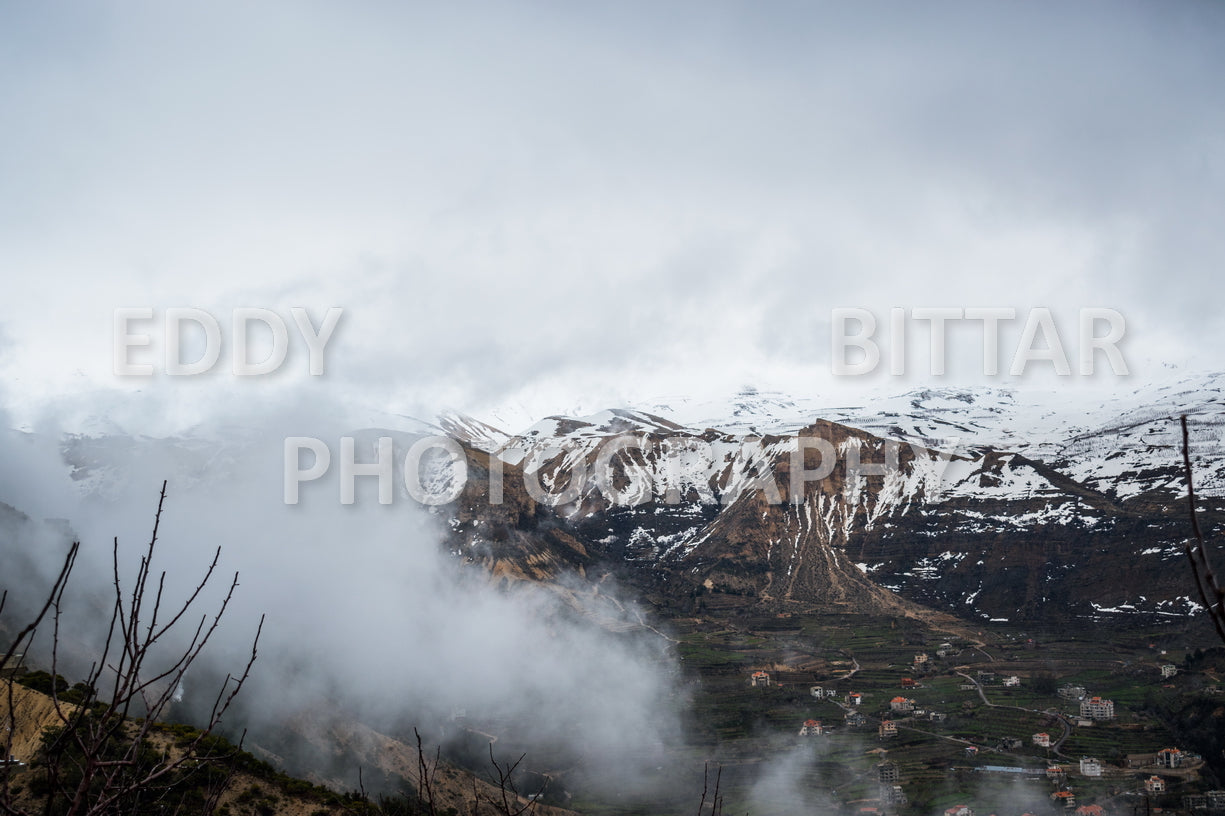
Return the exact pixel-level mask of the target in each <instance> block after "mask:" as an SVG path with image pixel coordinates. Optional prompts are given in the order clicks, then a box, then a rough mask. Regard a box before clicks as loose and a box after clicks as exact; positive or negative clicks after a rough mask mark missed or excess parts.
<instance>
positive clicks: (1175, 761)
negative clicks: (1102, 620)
mask: <svg viewBox="0 0 1225 816" xmlns="http://www.w3.org/2000/svg"><path fill="white" fill-rule="evenodd" d="M945 647H949V649H951V646H949V644H942V646H941V650H942V651H945ZM946 653H948V652H947V651H946ZM937 654H940V651H938V652H937ZM941 656H943V655H941ZM928 662H929V658H928V656H927V655H926V654H916V655H915V656H914V661H913V665H914V668H915V669H916V670H921V669H923V668H925V667H926V665H927V664H928ZM1168 668H1169V669H1172V670H1173V671H1170V672H1169V673H1167V667H1165V666H1163V667H1162V675H1163V676H1164V677H1170V676H1172V675H1173V674H1174V673H1175V672H1176V671H1177V668H1176V667H1174V666H1173V665H1170V666H1169V667H1168ZM749 679H750V682H751V684H752V685H753V686H761V687H769V686H770V685H771V684H772V681H771V676H770V673H769V672H767V671H765V670H757V671H753V672H752V673H751V675H750V678H749ZM977 680H978V683H980V684H981V683H984V682H986V683H990V682H1000V681H1002V683H1003V685H1004V686H1005V687H1015V686H1019V685H1021V679H1020V677H1018V676H1013V675H1009V676H1004V677H1002V678H998V679H997V678H996V676H995V675H994V674H992V673H991V672H986V671H980V672H979V673H978V677H977ZM901 685H902V688H903V689H911V688H922V686H921V684H919V683H917V682H916V681H915V680H914V678H911V677H905V678H902V682H901ZM963 688H967V689H975V688H977V685H976V684H968V685H966V686H963ZM809 692H810V694H811V696H812V697H814V698H816V699H818V700H836V701H838V702H840V703H842V704H843V707H844V709H845V711H844V723H845V726H846V727H848V728H862V727H864V726H867V725H868V723H869V718H868V717H867V716H865V715H864V714H863V713H861V711H860V707H861V706H862V705H863V702H864V697H865V695H864V694H863V693H862V692H857V691H852V692H842V691H839V690H837V689H834V688H828V687H824V686H811V687H809ZM1058 694H1059V696H1060V697H1061V698H1062V699H1064V700H1067V701H1069V702H1074V703H1078V704H1079V713H1080V719H1079V720H1077V721H1076V722H1077V724H1079V725H1090V724H1092V723H1094V722H1102V721H1108V720H1113V719H1115V717H1116V714H1115V706H1114V702H1113V701H1112V700H1108V699H1105V698H1103V697H1100V696H1093V695H1090V694H1089V693H1088V692H1087V691H1086V689H1085V688H1084V687H1083V686H1079V685H1075V684H1070V683H1069V684H1065V685H1063V686H1062V687H1060V688H1059V689H1058ZM893 717H898V718H907V719H909V718H917V717H923V718H929V719H930V720H932V721H935V722H940V721H943V720H945V719H946V715H944V714H942V713H939V712H935V711H927V710H924V709H922V708H920V707H919V706H918V704H917V703H916V701H915V700H914V699H912V698H910V697H906V696H903V695H898V696H895V697H893V698H892V699H891V700H889V704H888V709H887V710H885V711H883V714H882V719H881V720H880V722H879V724H878V726H877V735H878V737H879V738H880V739H882V740H886V739H891V738H893V737H896V736H898V723H897V722H896V721H895V719H893ZM830 731H831V726H830V725H829V724H828V723H825V722H822V721H821V720H816V719H807V720H804V721H803V723H802V724H801V726H800V730H799V734H800V736H803V737H815V736H824V735H826V734H828V733H830ZM1031 742H1032V744H1033V745H1035V746H1037V747H1040V748H1045V749H1048V750H1049V749H1052V748H1056V747H1057V746H1058V744H1059V743H1058V741H1057V740H1056V739H1055V738H1053V737H1052V736H1051V735H1050V734H1049V733H1047V732H1039V733H1036V734H1033V735H1032V737H1031ZM1022 744H1023V743H1022V741H1021V740H1019V739H1016V738H1009V739H1007V740H1005V741H1003V742H1001V743H1000V745H998V746H996V747H997V748H998V749H1000V750H1005V751H1014V750H1019V749H1020V748H1021V747H1022ZM980 750H982V749H980V747H979V746H974V745H971V746H967V747H966V749H965V752H966V755H967V756H968V757H976V756H977V755H978V754H979V752H980ZM1198 761H1201V760H1200V758H1199V757H1197V756H1195V755H1194V754H1190V753H1188V752H1186V751H1183V750H1181V749H1179V748H1163V749H1161V750H1159V751H1156V752H1155V753H1152V754H1132V755H1128V757H1127V761H1126V767H1128V768H1132V769H1149V768H1151V769H1162V768H1164V769H1183V768H1187V767H1188V765H1189V764H1191V767H1192V768H1194V764H1193V763H1195V762H1198ZM991 767H992V768H993V767H994V766H991ZM1075 767H1076V768H1077V770H1079V773H1080V775H1081V776H1082V777H1086V778H1090V779H1093V778H1101V777H1102V776H1103V763H1102V762H1101V761H1100V760H1098V759H1096V758H1094V757H1082V758H1081V759H1080V760H1079V762H1078V763H1077V765H1076V766H1075ZM976 770H990V768H977V769H976ZM1000 770H1005V771H1015V772H1024V773H1037V774H1038V775H1039V776H1038V778H1041V776H1042V771H1041V769H1037V770H1035V769H1022V768H1015V769H1013V768H1002V769H1000ZM877 772H878V777H879V783H880V802H881V804H882V806H885V807H896V806H898V805H901V804H905V802H906V797H905V794H904V793H903V791H902V788H901V786H900V781H901V780H900V777H899V772H898V766H897V764H896V763H893V762H882V763H880V765H878V766H877ZM1045 777H1046V779H1047V780H1049V781H1050V782H1052V783H1054V786H1055V788H1056V790H1055V791H1054V792H1053V793H1051V795H1050V799H1051V801H1052V804H1053V805H1055V806H1056V807H1058V808H1059V809H1060V810H1064V811H1065V812H1067V813H1068V814H1069V815H1070V816H1106V814H1105V812H1104V811H1103V810H1102V808H1101V807H1100V806H1098V805H1082V806H1077V803H1076V796H1075V794H1074V793H1073V792H1072V791H1071V790H1070V789H1069V788H1068V786H1067V784H1066V780H1067V771H1066V770H1065V768H1064V767H1062V766H1060V765H1058V764H1053V763H1052V764H1049V765H1048V767H1047V768H1046V771H1045ZM1137 781H1138V782H1139V783H1140V787H1142V789H1143V792H1144V793H1145V794H1146V795H1152V796H1155V795H1163V794H1166V793H1167V792H1168V781H1167V780H1166V779H1163V778H1162V777H1161V776H1160V775H1158V774H1156V773H1153V774H1150V775H1149V776H1147V778H1141V779H1140V780H1137ZM1183 808H1184V809H1186V810H1189V811H1192V812H1202V813H1211V812H1213V811H1225V791H1209V792H1207V793H1205V794H1195V795H1189V796H1184V797H1183ZM877 812H879V811H877ZM945 816H974V811H973V810H972V809H971V808H969V807H966V806H961V805H959V806H957V807H953V808H949V809H948V810H946V811H945ZM1026 816H1032V814H1027V815H1026Z"/></svg>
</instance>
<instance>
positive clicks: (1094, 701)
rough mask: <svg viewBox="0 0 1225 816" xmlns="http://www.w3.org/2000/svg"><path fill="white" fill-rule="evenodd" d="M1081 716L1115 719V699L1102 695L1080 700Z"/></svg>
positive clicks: (1092, 718) (1094, 718) (1095, 718)
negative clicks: (1108, 698)
mask: <svg viewBox="0 0 1225 816" xmlns="http://www.w3.org/2000/svg"><path fill="white" fill-rule="evenodd" d="M1080 716H1082V717H1088V718H1089V719H1091V720H1113V719H1114V701H1113V700H1105V699H1103V698H1101V697H1090V698H1088V699H1086V700H1081V701H1080Z"/></svg>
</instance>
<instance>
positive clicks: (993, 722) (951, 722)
mask: <svg viewBox="0 0 1225 816" xmlns="http://www.w3.org/2000/svg"><path fill="white" fill-rule="evenodd" d="M981 646H982V644H971V643H967V642H964V641H957V640H956V639H953V640H950V641H945V642H942V643H940V644H939V645H938V646H936V647H935V648H934V649H932V650H931V651H930V652H929V651H927V650H924V651H916V652H914V654H913V656H912V658H911V659H910V661H909V662H908V663H904V662H899V661H897V660H896V659H895V660H894V661H893V662H890V663H888V664H887V665H886V666H885V667H883V668H872V669H868V668H865V667H861V666H860V665H859V662H858V661H857V660H855V659H854V658H852V657H850V656H849V654H847V653H844V655H845V659H843V660H841V661H839V660H834V661H832V662H831V663H830V668H832V669H845V671H841V672H840V673H838V674H835V676H834V677H833V678H832V679H830V680H827V681H825V682H823V683H821V684H819V685H812V684H806V683H804V673H803V672H802V671H797V670H796V667H795V666H789V665H787V666H781V665H765V666H756V667H753V668H751V670H750V671H748V673H747V675H748V676H747V683H748V686H749V687H750V688H751V689H752V690H753V693H756V694H763V695H769V694H771V693H784V692H786V691H787V690H790V691H791V692H792V693H794V691H795V687H796V686H797V685H798V686H801V687H804V688H806V689H807V694H808V698H809V699H810V702H809V703H808V704H807V708H808V714H809V716H806V717H797V718H796V719H795V721H794V724H793V728H794V732H795V735H796V738H797V739H798V740H810V739H811V740H826V741H828V753H829V754H837V755H838V756H840V757H841V758H843V759H845V758H846V756H847V754H848V750H847V749H848V748H850V749H851V751H852V752H855V753H860V754H862V756H863V758H864V761H863V762H861V763H860V764H859V772H858V775H857V776H856V778H855V779H854V780H851V781H846V780H842V781H841V782H840V783H836V784H833V785H832V786H831V788H830V792H831V794H840V795H839V796H837V798H836V799H835V801H841V803H842V804H843V805H844V807H845V810H846V812H850V813H855V814H860V815H861V816H878V815H879V814H892V813H907V812H916V811H921V812H924V813H934V814H939V813H941V812H943V814H944V816H988V814H992V815H993V816H994V815H996V814H998V816H1044V815H1045V816H1049V814H1053V813H1064V814H1069V815H1070V816H1138V815H1139V814H1143V816H1149V814H1153V813H1163V812H1164V813H1179V814H1189V816H1199V814H1225V790H1215V789H1209V786H1208V785H1206V784H1205V783H1204V782H1203V781H1202V780H1201V774H1200V770H1201V769H1202V768H1203V766H1204V760H1203V758H1202V757H1201V756H1199V755H1197V754H1196V753H1195V752H1194V751H1193V750H1191V749H1190V747H1189V746H1186V745H1180V744H1179V743H1178V741H1177V739H1176V738H1174V737H1173V736H1172V735H1171V732H1170V729H1169V728H1167V727H1166V726H1165V725H1163V724H1160V723H1158V722H1156V721H1155V720H1154V719H1153V718H1152V717H1151V716H1149V715H1147V714H1145V713H1144V711H1145V710H1146V709H1151V707H1152V705H1153V699H1154V696H1155V695H1159V694H1165V695H1167V696H1168V695H1170V694H1173V693H1186V692H1187V691H1188V690H1190V691H1192V692H1193V693H1194V694H1196V695H1200V696H1203V697H1207V698H1211V697H1215V696H1221V704H1223V705H1225V695H1222V687H1221V684H1220V682H1219V680H1220V678H1219V677H1218V676H1216V674H1215V673H1214V672H1211V671H1208V672H1202V671H1201V672H1190V671H1188V670H1187V666H1190V665H1191V664H1192V662H1193V661H1192V659H1191V658H1190V657H1187V658H1185V659H1184V661H1183V662H1184V665H1179V664H1178V663H1175V662H1174V661H1173V660H1172V659H1170V658H1169V657H1168V656H1167V655H1166V653H1165V652H1164V651H1163V650H1158V649H1156V648H1153V649H1152V650H1151V651H1152V653H1153V655H1152V659H1151V660H1145V661H1134V662H1133V661H1127V660H1122V661H1113V663H1114V664H1115V665H1110V666H1107V661H1102V660H1100V659H1099V660H1096V661H1095V660H1094V659H1093V658H1092V657H1090V656H1086V660H1085V663H1086V668H1085V670H1084V671H1081V672H1073V673H1072V674H1071V677H1063V678H1060V677H1056V676H1055V675H1054V674H1053V673H1051V672H1049V671H1043V670H1036V669H1035V666H1036V665H1037V663H1036V662H1035V661H1032V660H1031V661H1026V660H1024V657H1025V654H1024V651H1025V650H1026V649H1028V650H1033V649H1035V648H1036V647H1035V645H1034V644H1033V641H1032V640H1028V641H1023V642H1022V643H1021V644H1020V645H1019V646H1018V645H1014V647H1013V648H1014V649H1016V650H1017V651H1018V652H1019V655H1018V657H1019V658H1020V659H1017V658H1016V657H1014V658H1012V659H1011V663H1007V662H1005V663H1001V662H997V661H995V659H994V658H993V657H991V656H990V655H989V654H988V653H987V652H986V651H985V650H984V649H982V648H980V647H981ZM1005 666H1009V667H1010V668H1007V669H1006V668H1004V667H1005ZM1095 673H1096V674H1098V675H1100V676H1102V678H1103V680H1104V682H1105V683H1106V684H1107V685H1109V686H1111V688H1114V689H1117V688H1118V686H1119V684H1120V679H1119V678H1120V676H1125V677H1129V678H1134V680H1131V681H1129V683H1128V685H1129V687H1128V688H1127V689H1126V691H1124V692H1123V693H1121V694H1117V695H1115V697H1124V698H1126V701H1124V700H1122V699H1114V698H1113V697H1112V696H1107V694H1106V693H1105V692H1104V691H1099V690H1098V689H1096V688H1094V687H1093V686H1091V685H1090V684H1089V683H1087V682H1081V681H1077V680H1076V679H1075V678H1076V677H1078V676H1083V675H1090V676H1092V675H1093V674H1095ZM891 675H892V676H891ZM1107 678H1109V679H1107ZM1130 703H1137V704H1135V705H1129V704H1130ZM839 743H842V745H838V744H839ZM851 746H853V748H852V747H851ZM824 753H825V752H823V751H821V750H818V756H820V755H823V754H824ZM941 777H943V779H942V778H941ZM916 790H918V791H921V792H922V794H921V795H923V796H924V802H923V803H922V806H921V807H916V805H918V804H919V803H916V802H914V801H912V798H913V794H914V792H915V791H916ZM856 797H858V798H856ZM950 797H952V798H953V799H954V801H949V800H950ZM933 805H936V806H935V807H933ZM946 805H947V806H946Z"/></svg>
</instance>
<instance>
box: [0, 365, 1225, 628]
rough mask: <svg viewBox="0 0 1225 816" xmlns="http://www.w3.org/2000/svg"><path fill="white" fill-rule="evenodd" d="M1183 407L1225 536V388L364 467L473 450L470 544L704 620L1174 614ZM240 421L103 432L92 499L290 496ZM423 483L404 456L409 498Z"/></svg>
mask: <svg viewBox="0 0 1225 816" xmlns="http://www.w3.org/2000/svg"><path fill="white" fill-rule="evenodd" d="M1181 414H1186V415H1187V416H1188V419H1189V423H1190V428H1191V453H1192V460H1193V464H1194V476H1195V481H1196V489H1197V493H1198V495H1199V496H1200V497H1201V499H1202V507H1203V510H1204V513H1205V515H1204V519H1203V521H1204V523H1205V524H1207V525H1208V526H1209V527H1210V528H1217V529H1219V528H1221V527H1222V526H1225V525H1223V524H1222V519H1223V518H1225V515H1222V511H1225V449H1223V447H1222V444H1221V440H1222V438H1223V436H1225V374H1213V375H1202V376H1196V377H1187V378H1184V379H1182V380H1179V381H1176V382H1171V383H1166V384H1159V385H1152V386H1147V387H1143V388H1140V389H1137V390H1136V391H1134V392H1128V393H1125V394H1122V393H1120V394H1114V395H1107V396H1094V395H1092V394H1088V395H1086V394H1080V395H1064V394H1058V393H1054V394H1042V393H1033V392H1022V391H1009V390H1004V389H986V388H982V389H975V388H944V389H923V390H915V391H910V392H907V393H904V394H899V395H896V396H893V397H889V398H885V399H875V400H872V401H871V402H870V403H868V404H862V405H845V404H844V405H836V404H826V403H824V402H823V401H822V400H820V399H817V398H811V397H808V398H799V397H791V396H787V395H784V394H780V393H763V392H756V391H750V392H744V393H739V394H735V395H733V396H731V397H730V398H728V399H726V400H721V401H704V402H699V401H693V400H685V399H673V400H655V401H644V403H643V404H641V405H637V406H629V407H618V408H610V409H608V410H605V411H601V412H598V413H595V414H592V415H589V416H582V417H565V416H553V417H547V418H545V419H543V420H540V421H538V422H536V423H534V424H532V425H531V426H529V427H527V428H524V429H521V430H519V431H517V432H513V433H512V432H508V431H507V430H505V429H499V428H497V427H495V426H494V425H493V424H490V423H488V422H483V421H481V420H479V419H476V418H473V417H470V416H465V415H462V414H448V415H445V416H442V417H440V418H439V419H438V420H437V421H436V422H421V421H418V420H414V419H411V418H401V420H398V421H397V427H396V428H395V429H394V430H383V429H380V428H366V429H363V430H361V431H359V432H354V433H353V434H352V435H353V436H354V437H355V438H356V439H357V440H358V448H359V449H361V451H362V455H361V459H362V461H370V460H371V458H372V456H373V451H374V447H375V444H376V440H377V439H378V438H379V437H380V436H383V435H388V436H391V437H393V438H394V439H395V445H396V450H397V453H398V454H400V455H401V456H402V454H403V451H404V450H406V449H408V448H409V447H410V446H411V445H412V444H413V442H414V441H415V440H418V439H421V438H423V437H428V436H432V435H447V436H449V437H450V438H452V439H454V440H456V442H458V443H459V445H460V446H461V447H462V448H463V450H464V451H465V457H466V461H464V462H462V463H460V462H452V461H450V460H448V459H446V458H445V457H443V458H439V457H433V458H430V459H428V460H427V461H426V463H425V465H424V468H425V471H423V472H426V475H427V476H428V479H426V480H425V481H427V482H429V483H432V484H434V485H440V486H443V487H446V488H450V487H453V486H456V485H458V484H461V483H462V482H461V480H462V479H464V478H465V472H464V471H465V469H466V479H467V486H466V487H465V489H464V491H463V492H462V494H461V495H460V498H459V499H457V500H455V501H452V502H451V503H449V504H447V505H445V506H443V507H437V508H433V509H432V510H431V512H433V513H435V514H436V515H441V516H442V517H443V520H444V521H446V524H444V529H445V530H446V537H447V541H446V546H447V547H448V548H449V549H450V550H451V551H452V552H454V553H456V554H457V555H460V556H462V557H463V558H464V559H466V560H468V561H470V562H477V563H481V564H484V565H485V566H486V567H488V568H489V569H490V570H491V572H493V573H495V574H497V575H501V576H503V577H511V578H530V579H535V580H550V579H552V578H556V577H557V576H558V575H560V574H561V573H563V572H578V573H580V574H582V573H588V574H599V573H603V572H608V571H610V570H611V571H614V572H617V573H620V574H624V575H625V576H627V577H628V578H630V579H631V580H634V581H635V582H637V583H638V584H639V585H640V586H642V587H647V588H649V589H650V591H651V592H654V593H656V594H657V596H658V600H659V602H660V603H669V604H682V605H685V604H689V605H707V606H710V605H723V606H731V607H736V606H752V605H766V606H769V607H771V608H777V609H778V610H780V611H785V610H788V609H802V608H814V607H820V608H829V607H834V608H861V609H865V610H868V609H870V610H875V611H886V610H892V611H901V612H905V611H906V610H908V609H911V607H909V606H907V604H913V603H918V604H923V605H926V606H928V607H934V608H936V609H939V610H943V611H948V612H955V613H956V614H958V615H962V616H968V617H971V618H974V619H979V620H981V619H1005V618H1006V619H1012V620H1016V619H1032V618H1048V617H1050V616H1051V615H1054V614H1058V615H1067V614H1072V615H1078V616H1084V617H1099V618H1100V617H1107V616H1121V615H1129V614H1130V615H1145V616H1149V617H1152V618H1162V617H1171V616H1179V615H1183V614H1185V613H1187V612H1188V611H1192V610H1194V609H1195V608H1196V607H1197V598H1196V597H1195V594H1194V590H1193V587H1192V586H1191V584H1190V581H1189V576H1188V574H1187V572H1188V571H1187V569H1186V565H1185V563H1184V557H1183V555H1182V549H1181V547H1182V542H1183V540H1184V539H1185V537H1186V535H1187V532H1188V530H1187V527H1188V525H1187V516H1186V505H1185V484H1184V481H1185V479H1184V475H1183V471H1182V466H1181V432H1180V428H1179V424H1178V421H1177V417H1178V416H1179V415H1181ZM388 416H394V415H393V414H388ZM231 430H232V432H226V433H223V434H222V433H218V434H213V435H211V436H204V435H196V436H191V437H186V438H178V439H171V440H156V439H149V438H144V437H124V436H120V435H109V436H104V435H97V436H85V435H80V436H73V437H69V438H66V439H65V440H63V444H62V449H61V453H62V456H63V460H64V462H65V463H66V465H67V466H68V467H69V468H70V469H71V474H72V478H73V479H75V480H76V481H75V484H76V485H77V488H78V489H79V490H80V491H81V492H83V493H87V494H89V495H91V496H97V497H105V496H108V495H118V494H119V493H121V492H122V491H121V490H120V487H121V485H123V484H124V483H125V482H126V481H130V480H131V479H132V478H133V477H132V474H133V473H134V472H135V471H137V470H139V471H141V472H142V473H145V472H148V473H149V474H152V473H156V474H158V475H159V478H160V476H161V475H164V476H166V477H167V478H170V479H171V481H172V483H176V484H177V485H178V486H179V489H180V490H187V489H196V488H197V487H202V486H207V485H208V484H209V483H210V482H214V481H224V480H226V479H229V478H232V475H233V474H234V473H235V472H237V471H239V470H243V469H247V468H251V467H253V466H255V465H253V464H252V463H253V462H255V463H256V464H257V465H259V466H261V467H264V468H266V469H267V470H268V472H267V473H266V474H264V475H262V476H261V477H260V478H261V479H262V481H261V482H260V484H261V485H263V487H266V488H268V489H267V493H268V497H267V500H268V501H276V500H279V497H280V490H281V482H282V479H281V476H282V474H281V473H280V472H279V470H278V469H279V468H280V466H281V462H282V460H281V459H280V458H278V456H279V454H277V455H276V456H267V457H263V458H259V459H256V458H253V454H252V451H253V450H255V449H256V448H257V447H258V446H259V445H260V444H264V443H267V444H268V445H269V447H278V445H279V441H280V440H272V442H273V443H278V445H273V444H271V443H269V442H268V440H267V439H265V438H264V437H266V436H267V433H266V432H264V433H259V432H253V431H241V430H234V429H231ZM265 459H266V460H267V461H264V460H265ZM260 463H262V464H260ZM857 463H858V464H857ZM495 465H496V467H495ZM495 471H496V472H501V473H502V475H503V477H504V478H503V481H504V485H505V486H504V488H503V493H502V501H501V503H495V502H494V501H492V500H491V496H493V492H492V488H491V484H492V475H491V474H492V473H493V472H495ZM402 475H403V474H402V464H401V463H400V462H399V461H397V478H396V490H397V495H398V497H399V500H402V501H409V499H408V496H407V493H406V488H405V486H404V484H403V479H402ZM331 477H333V478H334V474H331ZM304 489H308V490H309V489H313V490H317V491H322V490H323V489H324V488H323V484H322V480H321V482H320V483H319V484H316V485H308V486H307V487H305V488H304ZM320 495H321V494H320ZM2 500H3V497H0V501H2Z"/></svg>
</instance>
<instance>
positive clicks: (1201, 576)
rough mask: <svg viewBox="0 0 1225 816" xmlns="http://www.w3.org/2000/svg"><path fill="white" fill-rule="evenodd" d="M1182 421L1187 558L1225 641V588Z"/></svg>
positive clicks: (1214, 621)
mask: <svg viewBox="0 0 1225 816" xmlns="http://www.w3.org/2000/svg"><path fill="white" fill-rule="evenodd" d="M1181 423H1182V462H1183V470H1184V473H1185V475H1186V479H1187V510H1188V512H1189V514H1190V516H1191V532H1192V534H1193V536H1194V538H1193V539H1187V541H1186V544H1185V545H1184V551H1185V552H1186V554H1187V560H1188V561H1190V562H1191V575H1192V576H1193V577H1194V579H1195V588H1196V590H1197V591H1198V592H1199V597H1200V600H1201V601H1203V604H1204V608H1205V609H1206V610H1207V612H1208V617H1209V618H1210V619H1211V620H1212V625H1213V627H1215V628H1216V631H1217V635H1218V636H1219V637H1220V638H1221V640H1222V641H1225V588H1222V586H1221V584H1220V582H1219V581H1218V580H1217V577H1216V573H1215V572H1213V569H1212V564H1211V562H1210V561H1209V560H1208V550H1207V548H1206V547H1205V542H1204V534H1203V531H1202V530H1200V526H1199V516H1198V514H1197V512H1196V508H1195V486H1194V484H1193V483H1192V479H1191V446H1190V443H1189V441H1188V433H1187V415H1186V414H1183V415H1182V417H1181Z"/></svg>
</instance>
